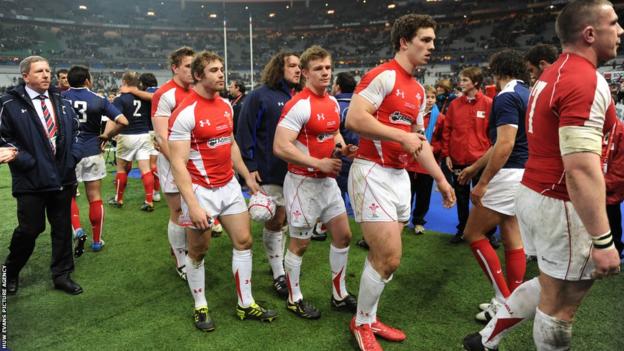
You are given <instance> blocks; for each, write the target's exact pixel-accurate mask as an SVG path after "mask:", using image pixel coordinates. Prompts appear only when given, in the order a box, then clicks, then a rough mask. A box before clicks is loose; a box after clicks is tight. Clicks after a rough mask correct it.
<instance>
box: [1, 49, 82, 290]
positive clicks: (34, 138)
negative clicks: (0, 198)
mask: <svg viewBox="0 0 624 351" xmlns="http://www.w3.org/2000/svg"><path fill="white" fill-rule="evenodd" d="M19 67H20V73H21V74H22V78H23V79H24V84H20V85H18V86H16V87H15V88H13V89H11V90H9V91H8V92H7V94H6V95H4V96H2V97H1V98H0V104H1V107H0V111H1V112H0V147H13V148H15V150H16V152H17V154H16V155H15V158H14V159H13V160H12V161H10V162H9V167H10V169H11V177H12V181H13V196H14V197H15V198H16V199H17V221H18V225H17V228H15V230H14V232H13V237H12V238H11V243H10V245H9V255H8V256H7V258H6V261H5V265H6V269H7V271H6V274H7V293H8V294H9V295H14V294H16V293H17V290H18V282H19V280H18V277H19V272H20V270H21V269H22V268H23V267H24V265H26V262H27V261H28V259H29V258H30V256H31V254H32V253H33V250H34V248H35V240H36V239H37V237H38V236H39V234H41V233H42V232H43V231H44V230H45V218H46V214H47V216H48V222H49V223H50V226H51V228H52V229H51V236H52V262H51V265H50V269H51V271H52V279H53V281H54V288H55V289H59V290H62V291H65V292H67V293H69V294H73V295H77V294H80V293H82V288H81V287H80V285H78V284H76V283H75V282H74V281H73V280H72V279H71V277H70V273H71V272H73V270H74V261H73V258H72V229H71V222H70V204H71V197H72V195H73V193H74V191H75V188H76V174H75V171H74V169H75V166H76V163H77V162H78V161H79V160H80V158H81V151H80V149H79V148H78V147H77V145H76V137H77V135H78V118H77V117H76V114H75V112H74V109H73V108H72V107H71V105H70V104H69V103H68V102H67V101H66V100H62V99H61V95H60V92H59V91H58V89H57V88H55V87H50V81H51V75H52V74H51V72H50V66H49V64H48V61H47V60H46V59H45V58H43V57H40V56H30V57H27V58H25V59H24V60H23V61H22V62H21V63H20V66H19Z"/></svg>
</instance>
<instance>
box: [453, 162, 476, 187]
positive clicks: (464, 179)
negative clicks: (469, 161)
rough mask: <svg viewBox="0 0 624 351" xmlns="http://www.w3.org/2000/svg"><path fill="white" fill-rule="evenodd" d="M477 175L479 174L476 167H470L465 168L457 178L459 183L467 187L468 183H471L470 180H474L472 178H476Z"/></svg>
mask: <svg viewBox="0 0 624 351" xmlns="http://www.w3.org/2000/svg"><path fill="white" fill-rule="evenodd" d="M477 173H478V172H477V170H476V169H475V168H474V167H472V166H468V167H466V168H464V169H463V170H462V171H461V173H459V176H458V177H457V181H458V182H459V184H461V185H466V184H467V183H468V182H470V180H472V178H474V177H475V176H476V175H477Z"/></svg>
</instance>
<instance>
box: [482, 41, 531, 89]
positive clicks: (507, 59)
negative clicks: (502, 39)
mask: <svg viewBox="0 0 624 351" xmlns="http://www.w3.org/2000/svg"><path fill="white" fill-rule="evenodd" d="M490 73H491V74H493V75H496V76H499V77H508V78H511V79H520V80H522V81H524V82H527V83H528V82H530V77H529V72H528V71H527V68H526V64H525V63H524V58H523V57H522V54H521V53H520V52H519V51H516V50H512V49H504V50H501V51H498V52H496V53H495V54H494V55H492V57H490Z"/></svg>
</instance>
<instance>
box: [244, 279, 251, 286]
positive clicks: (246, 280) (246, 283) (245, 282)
mask: <svg viewBox="0 0 624 351" xmlns="http://www.w3.org/2000/svg"><path fill="white" fill-rule="evenodd" d="M250 283H251V280H249V279H245V281H244V282H243V284H244V285H249V284H250Z"/></svg>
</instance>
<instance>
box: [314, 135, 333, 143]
mask: <svg viewBox="0 0 624 351" xmlns="http://www.w3.org/2000/svg"><path fill="white" fill-rule="evenodd" d="M333 137H334V135H333V134H332V133H321V134H319V135H318V136H317V137H316V140H318V142H319V143H323V142H325V141H327V140H329V139H331V138H333Z"/></svg>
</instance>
